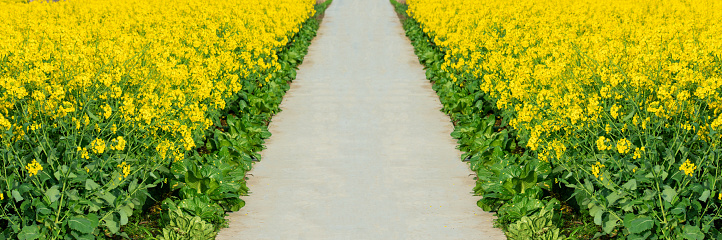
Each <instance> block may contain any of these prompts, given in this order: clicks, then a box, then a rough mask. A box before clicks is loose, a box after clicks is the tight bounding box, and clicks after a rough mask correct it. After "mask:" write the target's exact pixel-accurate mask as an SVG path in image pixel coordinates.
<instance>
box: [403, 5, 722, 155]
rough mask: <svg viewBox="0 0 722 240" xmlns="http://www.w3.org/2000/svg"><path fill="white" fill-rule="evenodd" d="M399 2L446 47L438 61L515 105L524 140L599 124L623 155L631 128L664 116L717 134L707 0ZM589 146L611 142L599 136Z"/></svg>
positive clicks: (715, 14) (536, 141)
mask: <svg viewBox="0 0 722 240" xmlns="http://www.w3.org/2000/svg"><path fill="white" fill-rule="evenodd" d="M407 3H408V5H409V8H408V13H409V15H410V16H412V17H413V18H414V19H416V20H417V21H419V22H420V23H421V25H422V28H423V31H424V32H425V33H427V34H428V35H429V36H430V37H431V38H433V42H434V43H435V44H436V45H437V46H439V47H440V49H441V50H443V51H444V52H445V54H446V55H445V57H444V62H443V63H442V65H441V67H440V68H441V70H442V71H444V72H446V74H448V76H449V79H453V83H454V84H455V85H456V86H458V87H462V86H464V85H468V84H471V83H475V84H478V88H477V87H476V86H475V89H481V90H482V91H484V92H485V93H487V94H489V95H490V96H491V98H492V99H495V100H497V102H496V105H497V107H498V108H499V109H502V110H504V111H511V112H514V113H515V115H516V116H517V117H516V118H515V119H512V120H511V122H510V125H511V126H512V127H514V128H515V129H518V130H520V131H521V132H523V133H524V135H526V136H529V140H528V142H527V147H529V148H530V149H531V150H537V149H554V150H557V147H554V146H552V143H555V141H562V142H563V143H564V144H565V145H567V147H569V145H568V144H570V142H569V141H567V140H568V139H569V138H571V137H573V136H574V135H573V134H577V133H586V134H589V135H597V134H598V133H602V132H607V133H611V134H610V135H612V136H614V137H615V138H617V139H624V141H622V140H619V142H618V144H617V150H618V151H619V152H620V153H627V152H629V151H630V150H631V149H633V148H632V147H631V143H630V142H629V141H627V140H626V138H625V136H629V134H630V133H629V132H630V130H634V131H638V132H643V131H645V130H647V128H648V126H655V124H657V125H662V126H664V125H665V123H667V122H677V123H680V124H681V125H683V126H686V127H684V128H685V129H688V130H690V131H692V132H693V133H692V134H696V135H698V136H699V137H700V138H701V139H707V140H710V139H715V138H717V139H719V135H716V137H715V136H711V137H710V136H709V133H711V132H712V131H711V130H715V131H716V132H717V133H719V132H722V70H721V69H720V59H721V58H722V38H720V37H719V36H721V35H722V21H720V19H722V4H719V3H716V2H715V1H713V0H690V1H679V0H672V1H661V0H639V1H630V0H612V1H594V0H580V1H566V0H550V1H538V0H518V1H503V0H443V1H441V0H408V1H407ZM610 123H619V124H610ZM622 123H623V124H622ZM658 123H659V124H658ZM693 125H697V126H700V127H695V128H692V126H693ZM710 128H712V129H710ZM647 131H648V130H647ZM610 141H611V142H614V141H615V140H613V139H610ZM597 147H598V148H599V149H600V150H606V149H607V148H608V147H609V146H608V145H607V144H606V143H605V142H604V140H603V139H602V138H600V139H599V141H597ZM558 149H563V148H558Z"/></svg>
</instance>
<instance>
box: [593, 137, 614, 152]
mask: <svg viewBox="0 0 722 240" xmlns="http://www.w3.org/2000/svg"><path fill="white" fill-rule="evenodd" d="M597 149H599V150H600V151H604V150H610V149H612V147H611V146H609V145H607V138H605V137H604V136H599V138H598V139H597Z"/></svg>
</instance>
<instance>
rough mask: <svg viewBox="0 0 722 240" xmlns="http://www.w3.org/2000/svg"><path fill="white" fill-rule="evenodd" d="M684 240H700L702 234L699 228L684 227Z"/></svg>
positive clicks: (702, 237)
mask: <svg viewBox="0 0 722 240" xmlns="http://www.w3.org/2000/svg"><path fill="white" fill-rule="evenodd" d="M682 236H683V237H684V239H688V240H702V239H704V234H703V233H702V231H700V229H699V227H697V226H693V225H685V226H684V232H683V233H682Z"/></svg>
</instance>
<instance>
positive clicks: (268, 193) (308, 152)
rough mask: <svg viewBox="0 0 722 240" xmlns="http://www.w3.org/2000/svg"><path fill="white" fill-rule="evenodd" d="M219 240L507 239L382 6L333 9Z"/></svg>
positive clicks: (384, 0)
mask: <svg viewBox="0 0 722 240" xmlns="http://www.w3.org/2000/svg"><path fill="white" fill-rule="evenodd" d="M281 108H282V109H283V111H282V112H280V113H279V114H278V115H276V116H275V117H274V118H273V121H272V122H271V124H270V131H271V132H272V133H273V136H272V137H271V138H270V139H269V140H268V141H267V147H268V149H267V150H264V151H263V152H262V155H263V160H262V161H261V162H260V163H258V164H256V165H255V166H254V170H253V171H251V172H250V174H251V175H249V181H248V183H249V187H250V189H251V191H252V193H251V194H250V196H247V197H244V200H245V201H246V206H245V207H244V208H242V209H241V210H240V211H238V212H234V213H231V214H230V217H229V218H230V227H229V228H226V229H223V230H222V231H221V232H220V234H219V235H218V238H217V239H222V240H223V239H310V240H315V239H505V237H504V235H503V233H502V232H501V230H499V229H496V228H493V227H492V214H491V213H487V212H484V211H482V210H481V209H480V208H478V207H477V206H476V200H477V199H478V198H479V197H475V196H473V195H472V194H471V193H470V192H471V190H472V188H473V186H474V179H473V176H471V175H470V174H471V173H472V172H471V171H470V170H469V169H468V166H467V165H466V164H465V163H463V162H461V161H460V160H459V156H460V154H461V153H460V152H459V151H458V150H456V149H455V146H456V143H455V141H454V140H453V139H452V138H451V137H450V136H449V133H451V131H452V130H453V126H452V124H451V123H450V122H449V118H448V117H447V116H446V115H444V114H443V113H442V112H440V111H439V109H441V104H440V103H439V100H438V96H437V95H436V93H435V92H434V91H433V90H432V89H431V84H430V83H429V82H428V81H427V80H426V79H425V75H424V70H423V67H422V66H421V65H420V64H419V63H418V60H417V57H416V56H415V55H414V52H413V48H412V46H411V44H410V42H409V40H408V39H407V38H406V37H405V36H404V31H403V29H402V27H401V24H400V22H399V20H398V18H397V16H396V13H395V12H394V10H393V7H392V5H391V4H390V3H389V2H388V0H364V1H352V0H334V2H333V4H331V6H330V8H329V9H328V10H327V11H326V16H325V18H324V20H323V23H322V24H321V28H320V29H319V32H318V36H317V37H316V39H314V41H313V44H312V45H311V47H310V49H309V54H308V55H307V56H306V59H305V61H304V63H303V64H302V65H301V66H300V70H299V71H298V76H297V79H296V80H295V81H294V82H293V83H292V85H291V90H290V91H289V92H288V93H287V94H286V96H285V98H284V100H283V103H282V104H281Z"/></svg>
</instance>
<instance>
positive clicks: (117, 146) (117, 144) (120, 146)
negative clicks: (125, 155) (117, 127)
mask: <svg viewBox="0 0 722 240" xmlns="http://www.w3.org/2000/svg"><path fill="white" fill-rule="evenodd" d="M112 143H113V144H112V145H111V146H110V150H118V151H123V150H124V149H125V139H124V138H123V136H119V137H117V138H115V139H113V142H112Z"/></svg>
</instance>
